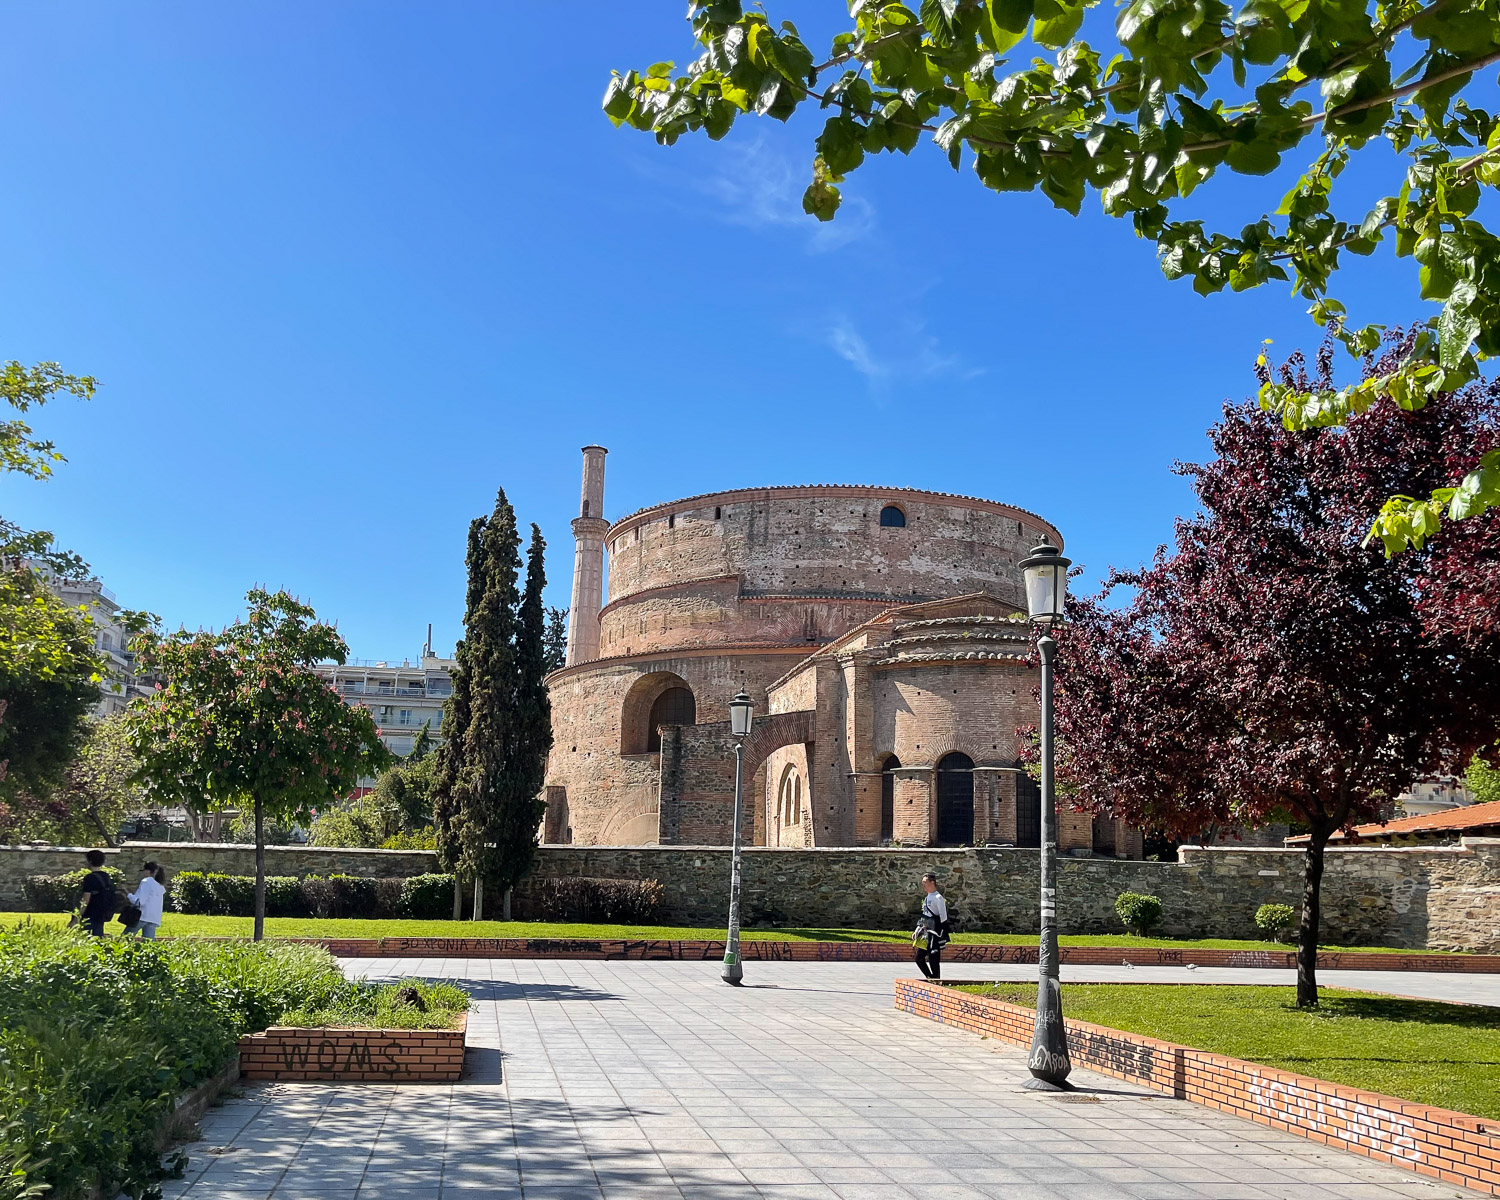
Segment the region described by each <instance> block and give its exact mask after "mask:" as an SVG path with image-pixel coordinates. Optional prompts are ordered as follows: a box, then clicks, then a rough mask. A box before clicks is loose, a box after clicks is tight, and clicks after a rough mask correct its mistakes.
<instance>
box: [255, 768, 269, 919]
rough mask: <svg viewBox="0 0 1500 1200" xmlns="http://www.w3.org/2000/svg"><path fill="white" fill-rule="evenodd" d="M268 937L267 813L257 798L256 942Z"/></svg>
mask: <svg viewBox="0 0 1500 1200" xmlns="http://www.w3.org/2000/svg"><path fill="white" fill-rule="evenodd" d="M265 936H266V813H265V806H264V805H263V804H262V803H261V800H260V797H259V796H257V797H255V940H256V941H257V942H258V941H261V940H263V939H264V938H265Z"/></svg>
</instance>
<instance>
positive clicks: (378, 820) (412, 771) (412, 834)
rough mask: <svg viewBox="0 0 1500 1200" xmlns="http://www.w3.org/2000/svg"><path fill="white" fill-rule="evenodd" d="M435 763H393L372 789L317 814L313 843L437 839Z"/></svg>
mask: <svg viewBox="0 0 1500 1200" xmlns="http://www.w3.org/2000/svg"><path fill="white" fill-rule="evenodd" d="M436 765H437V756H436V755H434V754H424V755H422V756H421V757H420V758H416V757H413V756H411V755H408V756H407V757H406V758H404V759H402V760H401V761H400V762H397V763H393V764H392V765H391V766H389V767H387V768H386V769H385V770H384V771H382V772H381V773H380V778H379V779H377V780H376V781H375V786H374V787H373V788H371V789H370V790H369V791H367V792H365V793H363V794H362V795H360V796H357V797H354V798H352V799H349V800H346V801H345V802H344V803H343V804H340V805H339V806H337V807H336V808H330V809H325V810H323V811H322V812H320V813H319V814H318V818H317V820H316V821H314V822H313V825H312V843H313V845H315V846H385V845H386V843H387V842H390V841H392V840H393V839H403V838H416V839H418V840H426V839H427V838H428V837H430V836H431V835H432V786H433V780H434V778H435V777H436Z"/></svg>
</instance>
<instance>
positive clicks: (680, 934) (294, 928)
mask: <svg viewBox="0 0 1500 1200" xmlns="http://www.w3.org/2000/svg"><path fill="white" fill-rule="evenodd" d="M67 920H68V917H67V914H66V913H0V928H7V927H10V926H13V925H18V924H21V923H23V922H25V921H36V922H38V923H41V924H58V925H62V924H66V923H67ZM252 925H253V922H252V921H251V919H250V918H249V917H194V916H187V915H184V914H182V913H167V914H166V916H165V919H164V920H163V921H162V926H161V929H160V930H159V931H158V932H159V934H160V936H162V937H182V936H185V935H192V934H200V935H203V936H205V937H249V936H250V933H251V929H252ZM106 928H107V929H108V930H110V931H112V932H118V931H119V928H120V927H119V926H118V925H113V924H111V925H109V926H106ZM266 934H267V936H270V937H329V938H335V937H339V938H379V937H450V938H451V937H491V938H582V939H587V940H591V941H597V940H600V939H615V938H624V939H626V940H630V941H700V940H702V941H715V940H720V939H722V938H723V937H724V930H723V929H722V928H719V929H715V928H709V927H703V926H687V925H583V924H567V923H561V922H542V921H403V920H362V919H347V920H334V919H329V920H320V919H317V918H313V917H270V918H267V920H266ZM741 936H742V937H743V938H744V940H746V941H765V942H892V943H897V944H900V945H907V944H909V943H910V942H911V932H910V930H893V929H813V928H807V929H747V930H745V931H744V933H743V934H742V935H741ZM953 940H954V942H955V943H957V944H959V945H990V946H1034V945H1036V934H1034V933H960V934H956V935H955V936H954V938H953ZM1060 940H1061V942H1062V944H1063V945H1064V946H1080V947H1081V946H1104V947H1112V948H1115V949H1142V948H1144V949H1152V950H1280V951H1283V952H1285V951H1287V950H1290V949H1291V947H1290V946H1288V945H1286V944H1284V943H1278V942H1264V941H1256V940H1253V939H1248V938H1196V939H1194V938H1150V937H1144V938H1143V937H1133V936H1132V935H1130V934H1125V933H1119V934H1115V933H1101V934H1064V935H1063V936H1062V938H1061V939H1060ZM1325 949H1328V950H1337V951H1340V952H1344V953H1391V948H1390V947H1382V946H1328V947H1325ZM1401 953H1406V954H1424V953H1431V954H1441V953H1443V951H1440V950H1434V951H1422V950H1407V951H1401Z"/></svg>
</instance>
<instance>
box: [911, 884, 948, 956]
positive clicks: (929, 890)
mask: <svg viewBox="0 0 1500 1200" xmlns="http://www.w3.org/2000/svg"><path fill="white" fill-rule="evenodd" d="M922 891H923V892H924V893H925V894H924V895H923V897H922V917H921V920H920V921H918V923H917V928H916V932H915V933H913V934H912V938H911V940H912V945H914V946H915V947H916V948H917V966H919V967H920V968H921V969H922V974H923V975H925V976H926V977H927V978H928V979H941V978H942V977H943V947H944V946H946V945H947V944H948V930H949V921H948V902H947V901H946V900H944V899H943V893H942V892H940V891H938V885H937V876H936V875H934V874H933V873H932V872H931V871H928V872H927V874H925V875H923V876H922Z"/></svg>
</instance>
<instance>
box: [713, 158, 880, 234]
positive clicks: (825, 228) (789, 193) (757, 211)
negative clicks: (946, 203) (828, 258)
mask: <svg viewBox="0 0 1500 1200" xmlns="http://www.w3.org/2000/svg"><path fill="white" fill-rule="evenodd" d="M718 154H719V166H718V168H717V169H716V170H715V171H714V173H713V174H712V175H710V176H709V177H708V178H707V179H703V180H701V181H699V183H698V187H699V189H700V190H701V191H702V192H703V193H704V194H705V195H708V196H710V197H712V198H713V199H715V200H717V201H718V202H719V205H720V210H721V211H720V215H721V216H722V218H723V219H724V220H725V221H728V222H729V223H730V224H731V225H743V226H745V227H747V228H750V229H771V228H778V227H781V228H794V229H796V230H797V231H798V232H801V233H803V234H804V235H805V236H806V238H807V249H808V251H809V252H811V253H813V254H825V253H827V252H829V251H831V250H839V249H841V248H843V247H844V246H847V245H849V244H850V243H851V242H857V241H859V240H860V239H861V238H863V237H865V236H867V235H868V234H869V233H870V232H871V231H872V230H873V229H874V228H875V210H874V208H873V207H871V205H870V203H869V202H868V201H867V200H865V199H864V197H863V196H859V195H850V194H849V192H848V191H847V190H846V191H845V193H844V203H843V207H842V208H840V209H839V215H838V216H837V217H835V218H834V219H833V220H832V221H819V220H817V219H816V218H815V217H810V216H808V215H807V214H806V213H805V212H803V211H802V193H803V192H804V191H805V190H806V188H807V184H808V181H809V179H811V177H812V167H811V165H810V164H806V163H804V164H803V165H802V166H801V168H798V167H797V166H796V165H794V164H793V162H792V161H791V159H790V158H789V157H788V156H787V155H786V154H785V153H783V152H782V151H780V150H778V149H776V148H775V147H773V146H771V145H769V144H768V143H767V142H766V140H765V139H764V138H762V137H757V138H755V139H754V140H752V141H749V142H745V143H743V144H739V145H734V144H726V145H723V146H720V147H718Z"/></svg>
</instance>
